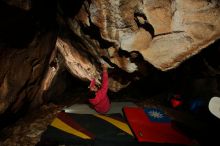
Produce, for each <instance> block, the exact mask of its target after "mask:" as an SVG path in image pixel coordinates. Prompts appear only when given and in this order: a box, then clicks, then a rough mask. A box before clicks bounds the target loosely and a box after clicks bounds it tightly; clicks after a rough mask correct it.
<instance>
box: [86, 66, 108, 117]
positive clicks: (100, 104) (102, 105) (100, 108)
mask: <svg viewBox="0 0 220 146" xmlns="http://www.w3.org/2000/svg"><path fill="white" fill-rule="evenodd" d="M107 91H108V72H107V70H104V71H103V73H102V86H101V88H100V89H99V90H98V91H97V92H96V96H95V98H91V99H89V102H90V103H91V104H92V105H93V106H94V109H95V110H96V111H97V112H99V113H102V114H104V113H107V112H108V111H109V109H110V106H111V105H110V101H109V98H108V95H107Z"/></svg>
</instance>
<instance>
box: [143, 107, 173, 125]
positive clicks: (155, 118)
mask: <svg viewBox="0 0 220 146" xmlns="http://www.w3.org/2000/svg"><path fill="white" fill-rule="evenodd" d="M144 112H145V113H146V115H147V116H148V118H149V120H150V121H151V122H162V123H169V122H170V121H171V119H170V117H168V116H167V115H166V114H165V113H164V112H163V111H162V110H161V109H158V108H144Z"/></svg>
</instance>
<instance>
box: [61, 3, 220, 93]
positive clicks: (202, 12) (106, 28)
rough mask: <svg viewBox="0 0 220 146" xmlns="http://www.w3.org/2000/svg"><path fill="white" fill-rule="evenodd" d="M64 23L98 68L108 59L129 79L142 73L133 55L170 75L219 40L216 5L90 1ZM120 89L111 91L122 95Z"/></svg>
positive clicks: (219, 16) (219, 18)
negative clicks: (101, 59) (129, 75)
mask: <svg viewBox="0 0 220 146" xmlns="http://www.w3.org/2000/svg"><path fill="white" fill-rule="evenodd" d="M64 21H66V22H67V24H68V27H70V29H71V30H72V31H73V32H74V33H75V34H76V35H77V36H78V37H79V38H81V39H82V43H83V44H84V45H85V46H86V48H87V51H88V52H90V54H92V55H93V56H95V58H96V59H97V61H98V62H100V57H101V56H103V55H104V56H105V57H107V58H108V61H109V63H112V64H114V65H116V66H117V67H118V68H120V69H122V70H124V71H126V72H127V73H133V72H135V71H138V67H137V65H136V64H135V63H134V62H132V61H130V59H131V57H132V56H131V53H133V52H134V51H137V52H139V53H140V54H141V55H142V56H143V58H144V59H145V61H147V62H149V63H150V64H152V65H153V66H154V67H156V68H158V69H160V70H162V71H166V70H170V69H173V68H176V67H177V66H178V65H179V64H181V63H182V62H183V61H184V60H186V59H187V58H190V57H191V56H193V55H195V54H197V53H199V52H200V51H201V50H202V49H204V48H205V47H207V46H208V45H210V44H211V43H213V42H214V41H215V40H217V39H218V38H220V28H219V27H220V7H219V2H218V1H217V0H212V1H206V0H186V1H185V0H175V1H171V0H143V1H141V0H132V1H130V0H110V1H109V0H92V1H85V2H84V4H83V5H82V6H81V9H80V11H79V13H77V14H76V15H75V17H72V18H67V19H65V20H64ZM91 32H93V33H91ZM76 49H77V48H76ZM120 50H123V51H125V52H127V55H125V56H124V55H121V54H120ZM143 70H146V69H143ZM72 72H74V69H73V68H72ZM73 74H75V75H76V73H73ZM98 74H99V73H98ZM86 78H87V79H89V78H90V77H89V76H87V77H86ZM113 80H114V79H113ZM114 82H118V81H117V80H115V81H114ZM119 85H121V83H118V85H117V86H114V87H113V86H112V87H111V84H110V88H111V89H113V90H114V91H118V90H120V88H123V87H122V86H119Z"/></svg>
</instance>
